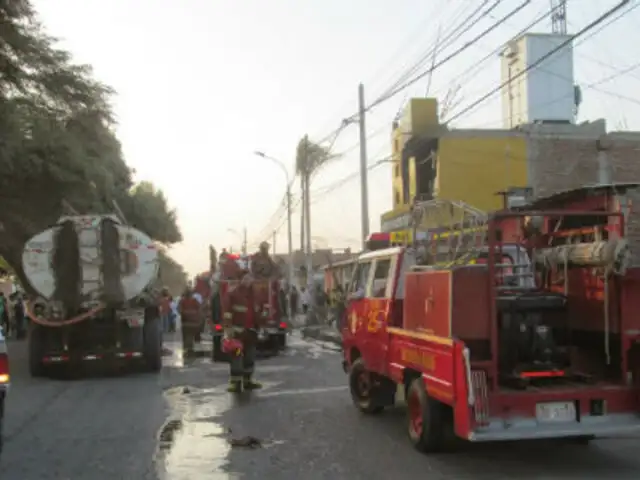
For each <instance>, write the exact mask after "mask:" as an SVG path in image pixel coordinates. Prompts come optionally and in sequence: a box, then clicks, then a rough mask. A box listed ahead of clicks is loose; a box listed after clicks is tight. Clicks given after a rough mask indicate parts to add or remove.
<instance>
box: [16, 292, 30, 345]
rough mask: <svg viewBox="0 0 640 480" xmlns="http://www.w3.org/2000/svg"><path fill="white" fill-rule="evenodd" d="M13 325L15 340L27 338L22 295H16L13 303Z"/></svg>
mask: <svg viewBox="0 0 640 480" xmlns="http://www.w3.org/2000/svg"><path fill="white" fill-rule="evenodd" d="M13 323H14V325H15V331H16V339H18V340H22V339H23V338H25V337H26V336H27V328H26V325H25V314H24V300H23V298H22V295H21V294H20V293H18V294H17V295H16V299H15V301H14V302H13Z"/></svg>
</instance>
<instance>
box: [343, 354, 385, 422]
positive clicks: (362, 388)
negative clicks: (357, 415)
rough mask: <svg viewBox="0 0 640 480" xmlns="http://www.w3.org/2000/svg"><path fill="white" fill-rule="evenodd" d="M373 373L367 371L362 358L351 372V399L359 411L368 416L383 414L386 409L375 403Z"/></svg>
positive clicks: (354, 363)
mask: <svg viewBox="0 0 640 480" xmlns="http://www.w3.org/2000/svg"><path fill="white" fill-rule="evenodd" d="M371 375H372V374H371V373H370V372H369V371H367V369H366V367H365V365H364V362H363V361H362V358H358V359H357V360H356V361H355V362H353V364H352V365H351V370H350V371H349V389H350V390H351V399H352V400H353V404H354V405H355V406H356V408H357V409H358V410H360V411H361V412H362V413H365V414H367V415H374V414H377V413H380V412H382V410H383V409H384V407H382V406H380V405H376V404H375V403H374V402H373V398H374V397H375V396H376V395H374V393H375V392H374V391H373V389H374V388H375V387H373V381H372V378H371Z"/></svg>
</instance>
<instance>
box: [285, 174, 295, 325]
mask: <svg viewBox="0 0 640 480" xmlns="http://www.w3.org/2000/svg"><path fill="white" fill-rule="evenodd" d="M287 253H288V257H289V261H288V263H289V275H288V276H289V281H288V282H287V286H288V288H287V302H288V305H287V306H286V307H287V312H289V326H293V312H292V311H291V287H292V286H293V276H294V268H293V232H292V228H291V182H290V181H289V178H288V176H287Z"/></svg>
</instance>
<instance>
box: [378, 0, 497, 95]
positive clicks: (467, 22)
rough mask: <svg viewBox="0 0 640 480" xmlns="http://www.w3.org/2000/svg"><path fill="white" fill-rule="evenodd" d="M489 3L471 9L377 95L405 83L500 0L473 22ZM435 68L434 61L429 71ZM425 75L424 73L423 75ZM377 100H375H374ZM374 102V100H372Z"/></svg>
mask: <svg viewBox="0 0 640 480" xmlns="http://www.w3.org/2000/svg"><path fill="white" fill-rule="evenodd" d="M487 3H489V0H484V1H483V2H482V4H480V5H479V6H478V7H477V8H476V9H475V10H473V11H472V12H471V13H470V14H469V15H468V16H467V17H465V18H464V19H463V20H462V22H460V24H459V25H458V26H457V27H454V28H453V29H452V30H451V31H450V32H449V33H447V34H445V35H444V38H442V40H436V42H435V44H434V45H433V46H432V47H429V49H427V50H426V51H425V52H424V53H423V54H422V55H421V56H420V58H419V59H418V61H417V62H415V63H414V64H413V65H412V66H411V67H409V68H408V69H407V70H406V71H405V72H404V73H403V74H402V75H401V76H400V78H398V79H397V80H396V81H395V82H394V83H393V84H392V85H391V86H390V87H389V88H387V89H386V90H385V91H384V92H383V93H382V94H381V95H380V96H379V97H378V100H379V99H380V98H385V97H387V96H388V95H389V94H390V93H391V92H393V91H394V90H395V89H397V88H398V87H399V86H400V85H402V84H403V83H405V82H406V81H407V80H408V79H409V78H410V77H411V76H412V75H414V74H415V73H416V72H417V71H418V70H420V68H421V67H422V66H424V64H425V63H426V62H427V61H429V60H430V59H432V58H435V55H436V54H437V52H438V50H439V49H442V50H444V49H446V48H447V47H449V46H450V45H451V44H452V43H453V42H454V41H456V40H458V38H460V37H462V35H464V34H465V33H467V32H469V31H470V30H471V29H472V28H473V27H474V26H475V25H477V22H479V21H481V20H482V19H483V18H486V17H488V16H489V15H490V14H491V12H492V11H493V10H495V9H496V8H497V7H498V6H499V5H500V3H502V0H496V1H495V2H494V3H493V4H492V5H490V7H489V8H488V9H487V10H486V11H484V12H482V14H481V15H480V16H479V17H478V18H477V19H476V21H475V22H473V19H474V17H475V16H476V15H478V13H480V12H481V11H482V9H483V8H484V7H485V6H486V5H487ZM434 69H435V62H434V64H433V65H432V68H430V69H429V71H430V72H433V70H434ZM425 76H426V75H425ZM376 101H377V100H376ZM374 103H375V102H374Z"/></svg>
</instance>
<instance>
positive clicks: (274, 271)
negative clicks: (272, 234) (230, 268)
mask: <svg viewBox="0 0 640 480" xmlns="http://www.w3.org/2000/svg"><path fill="white" fill-rule="evenodd" d="M269 246H270V245H269V244H268V243H267V242H262V243H261V244H260V249H259V250H258V251H257V252H256V253H254V254H253V255H252V257H251V273H252V274H253V276H254V277H255V278H256V279H264V280H266V279H275V278H278V277H279V275H280V271H279V268H278V265H276V262H274V261H273V258H271V256H270V255H269Z"/></svg>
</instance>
